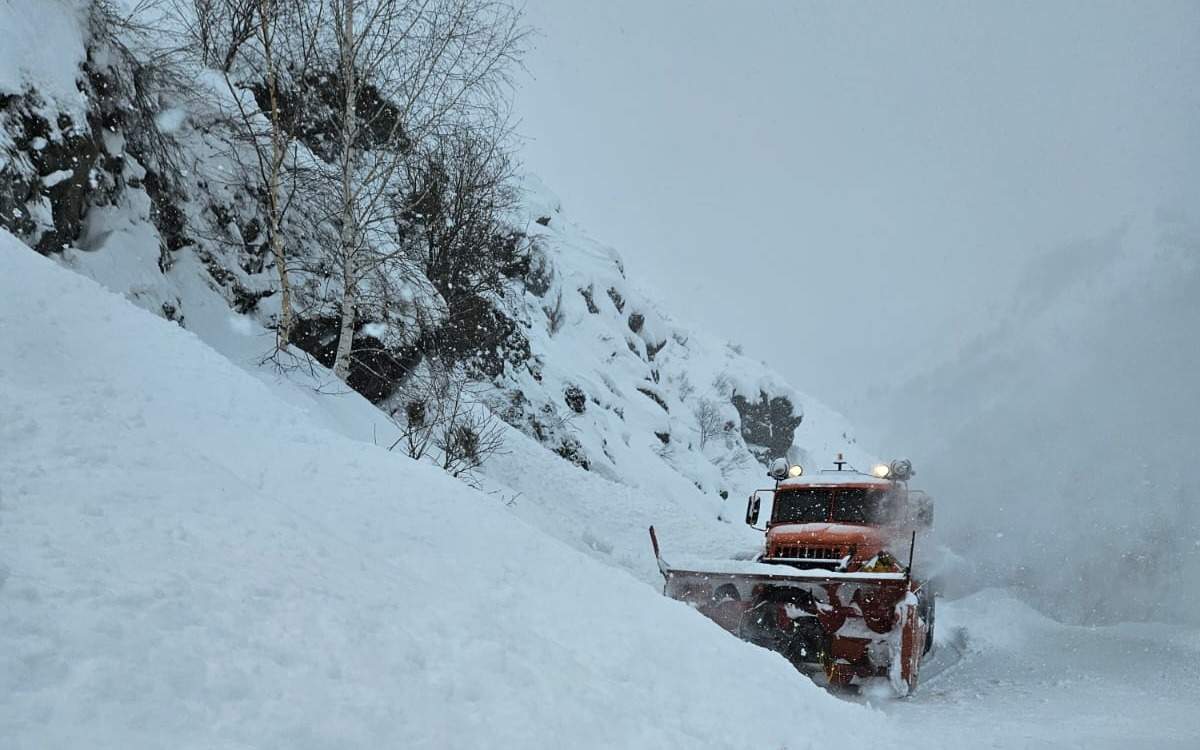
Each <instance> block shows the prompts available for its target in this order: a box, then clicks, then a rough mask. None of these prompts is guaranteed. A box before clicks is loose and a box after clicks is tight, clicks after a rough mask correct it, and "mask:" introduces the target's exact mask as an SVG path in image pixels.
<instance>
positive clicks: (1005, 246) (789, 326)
mask: <svg viewBox="0 0 1200 750" xmlns="http://www.w3.org/2000/svg"><path fill="white" fill-rule="evenodd" d="M526 9H527V18H528V21H529V23H530V24H532V25H533V26H535V27H536V28H537V29H538V30H539V37H538V38H537V39H536V41H535V47H534V49H533V50H532V52H531V54H530V56H529V58H528V61H527V64H528V68H529V75H527V76H524V77H523V79H522V81H521V82H520V83H521V88H520V91H519V92H518V103H517V108H518V114H519V116H520V118H521V124H520V130H521V133H522V135H523V136H524V137H525V138H526V139H527V143H526V146H525V149H524V157H525V161H526V166H527V167H528V168H529V169H530V170H531V171H534V172H536V173H538V174H539V175H541V176H542V178H543V179H544V180H545V181H546V183H547V184H548V185H549V186H550V187H551V188H552V189H553V190H555V191H556V192H557V193H558V194H559V195H560V196H561V197H562V199H563V201H564V203H565V205H566V209H567V211H568V212H569V213H570V215H571V216H572V217H573V218H574V219H575V220H576V221H578V222H580V223H581V224H583V225H584V226H585V227H586V228H588V229H589V230H590V231H591V233H592V234H593V235H595V236H596V237H597V238H598V239H601V240H603V241H606V242H608V243H609V244H612V245H613V246H615V247H616V248H618V250H620V251H621V252H622V253H623V254H624V256H625V258H626V260H627V261H628V266H629V270H630V272H631V274H633V275H636V276H637V277H639V280H640V281H641V282H642V283H643V285H644V286H646V287H647V288H649V289H650V290H652V291H657V292H658V293H659V296H660V298H662V299H663V301H664V302H665V303H666V304H667V305H668V307H669V309H670V310H671V311H672V312H674V313H675V314H676V316H677V317H678V318H679V319H681V320H682V321H684V322H688V323H693V324H697V325H699V326H702V327H704V328H706V329H708V330H710V331H713V332H714V333H716V334H718V335H720V336H723V337H726V338H729V339H732V340H735V341H738V342H741V343H743V344H744V345H745V346H746V349H747V353H750V354H753V355H755V356H758V357H760V358H762V359H766V360H767V361H768V362H770V363H771V364H772V365H774V366H775V367H776V368H777V369H779V370H780V371H782V372H783V373H784V374H785V375H787V376H789V377H790V378H791V379H792V380H793V382H794V383H795V384H796V385H797V386H799V387H800V388H802V389H805V390H808V391H809V392H810V393H812V394H813V395H815V396H818V397H821V398H823V399H824V400H826V401H827V402H830V403H831V404H832V405H834V406H839V405H840V406H845V405H848V404H850V403H852V401H853V400H854V399H855V398H857V397H859V396H860V395H861V393H862V392H863V391H864V389H865V388H867V387H868V386H871V385H874V384H878V383H880V382H885V381H886V379H887V372H888V371H889V370H890V369H891V368H892V367H904V366H906V365H911V363H912V361H913V360H914V359H917V358H918V356H923V355H924V353H926V352H936V351H943V352H944V351H948V350H950V349H951V348H952V347H953V345H954V344H955V343H956V342H958V341H959V340H961V338H962V337H963V336H964V335H966V332H969V331H971V330H974V329H975V328H976V327H977V326H978V325H979V324H980V323H981V322H983V321H985V320H986V319H987V317H988V316H989V315H990V314H993V312H994V310H996V309H997V307H998V306H999V305H1001V304H1002V303H1003V300H1004V298H1005V293H1006V290H1008V289H1010V288H1011V285H1012V284H1013V283H1014V280H1015V279H1016V278H1017V277H1018V276H1019V275H1020V273H1021V270H1022V268H1023V266H1024V265H1025V263H1026V262H1028V261H1029V260H1030V259H1031V258H1033V257H1034V256H1036V255H1037V254H1039V253H1044V252H1046V251H1048V250H1053V249H1055V248H1056V247H1058V246H1060V245H1061V244H1063V243H1065V242H1069V241H1074V240H1077V239H1079V238H1082V237H1088V236H1094V235H1097V234H1101V233H1104V232H1107V231H1109V230H1111V229H1112V228H1113V227H1114V226H1116V225H1118V224H1120V223H1121V222H1122V220H1123V219H1125V218H1126V217H1128V216H1131V215H1134V214H1138V213H1141V212H1145V211H1149V210H1153V209H1155V208H1157V207H1161V206H1167V207H1175V208H1181V207H1182V208H1186V207H1188V206H1193V207H1194V206H1195V203H1196V199H1197V196H1200V190H1198V188H1200V146H1198V143H1200V135H1198V134H1200V2H1185V3H1168V2H1149V3H1138V4H1134V3H1128V2H1124V3H1099V2H1088V3H1046V2H1029V3H994V2H989V3H966V2H950V3H922V4H913V3H903V4H902V3H878V4H870V5H867V4H858V3H854V4H851V3H842V2H829V3H812V2H761V3H753V2H745V3H731V2H728V1H724V2H648V1H646V0H636V1H635V0H606V1H605V2H568V1H565V0H529V2H528V3H527V6H526ZM817 341H819V342H820V343H821V346H819V347H816V348H815V349H808V348H806V347H805V346H804V344H807V343H811V342H817ZM864 344H867V345H872V346H878V347H879V352H880V354H885V353H886V356H880V357H873V358H871V359H870V360H867V359H866V358H864V356H863V355H864ZM901 344H904V345H901ZM814 351H815V352H816V353H813V352H814ZM918 353H920V355H919V354H918Z"/></svg>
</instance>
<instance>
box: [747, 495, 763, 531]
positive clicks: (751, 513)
mask: <svg viewBox="0 0 1200 750" xmlns="http://www.w3.org/2000/svg"><path fill="white" fill-rule="evenodd" d="M761 505H762V500H761V499H759V497H758V493H757V492H756V493H754V494H753V495H751V496H750V499H749V500H747V501H746V525H747V526H753V525H754V524H756V523H758V509H759V506H761Z"/></svg>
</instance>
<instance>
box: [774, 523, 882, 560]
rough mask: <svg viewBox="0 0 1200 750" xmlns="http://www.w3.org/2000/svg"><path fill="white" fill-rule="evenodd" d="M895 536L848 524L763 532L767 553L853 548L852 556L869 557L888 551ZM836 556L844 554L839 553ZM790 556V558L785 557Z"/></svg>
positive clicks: (877, 528)
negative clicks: (790, 548) (787, 549)
mask: <svg viewBox="0 0 1200 750" xmlns="http://www.w3.org/2000/svg"><path fill="white" fill-rule="evenodd" d="M896 537H897V535H896V534H895V533H894V530H893V529H890V528H886V527H881V526H862V525H858V524H849V523H784V524H779V525H777V526H772V527H771V528H770V529H768V530H767V540H766V541H767V551H768V554H770V553H771V552H772V551H773V550H774V549H775V548H777V547H779V546H802V547H823V548H824V547H829V548H837V549H839V550H841V549H842V548H850V547H853V548H855V556H856V557H864V556H866V557H870V556H872V555H874V554H875V553H876V552H878V551H880V550H883V549H888V548H889V546H890V545H891V543H892V542H893V541H894V540H895V539H896ZM837 554H838V555H839V556H840V555H842V554H846V552H842V551H839V552H837ZM789 556H790V555H789Z"/></svg>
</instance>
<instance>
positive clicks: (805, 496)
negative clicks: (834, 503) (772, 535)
mask: <svg viewBox="0 0 1200 750" xmlns="http://www.w3.org/2000/svg"><path fill="white" fill-rule="evenodd" d="M830 492H831V490H830V489H829V488H827V487H806V488H804V489H796V490H783V491H781V492H776V493H775V506H774V510H772V512H771V521H772V523H818V522H820V521H824V520H826V519H827V518H828V517H829V495H830Z"/></svg>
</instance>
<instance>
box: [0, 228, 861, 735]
mask: <svg viewBox="0 0 1200 750" xmlns="http://www.w3.org/2000/svg"><path fill="white" fill-rule="evenodd" d="M0 279H2V280H3V287H4V293H3V294H2V295H0V328H2V329H3V330H4V331H5V336H4V337H2V338H0V384H2V387H0V415H2V419H0V425H2V427H0V488H2V489H3V498H2V501H0V565H2V568H0V570H2V571H3V572H2V573H0V581H2V583H0V660H2V661H3V664H2V665H0V736H2V737H4V738H5V746H6V747H15V748H44V747H80V746H88V747H150V746H161V745H162V743H163V742H164V740H165V739H167V738H169V741H170V744H171V745H172V746H174V747H206V748H211V747H281V746H284V747H291V748H315V747H372V748H375V747H399V746H405V747H477V746H507V747H520V746H525V747H528V746H564V745H569V746H581V745H582V746H593V747H629V746H642V747H692V746H697V745H705V746H712V747H743V746H748V745H756V746H763V745H767V746H772V747H816V746H820V745H824V744H827V743H829V742H831V741H832V739H833V737H834V736H835V735H836V734H838V733H839V732H840V731H841V727H845V726H849V725H853V726H854V727H855V734H856V735H857V736H859V737H861V738H863V741H868V742H875V741H878V739H879V738H880V737H881V736H882V735H881V734H880V733H881V732H882V724H881V721H880V719H879V718H878V717H877V716H876V715H873V714H872V713H870V712H868V711H865V710H863V709H861V708H859V707H856V706H851V705H847V704H844V703H840V702H838V701H837V700H836V699H834V698H832V697H830V696H827V695H825V694H824V693H822V692H821V691H820V690H818V689H817V688H815V687H814V686H812V685H811V684H810V683H808V682H807V681H806V680H804V679H803V678H801V677H799V676H798V675H797V674H796V673H795V672H794V670H792V669H791V667H789V666H788V665H787V664H786V663H785V662H784V661H783V660H782V659H780V658H779V657H777V656H775V655H773V654H770V653H768V652H765V651H763V650H760V649H756V648H753V647H751V646H748V645H746V644H743V643H740V642H738V641H736V640H735V639H732V638H729V637H728V636H727V635H726V634H724V633H723V632H722V631H720V630H719V629H718V628H716V627H715V626H714V625H712V624H711V623H709V622H707V621H706V620H704V619H703V618H700V617H697V616H695V614H694V613H692V612H690V611H689V610H688V609H687V608H686V607H684V606H682V605H679V604H677V603H675V602H672V601H669V600H666V599H664V598H662V597H661V596H659V595H658V594H657V593H656V592H654V591H653V590H652V589H651V588H650V587H647V586H644V585H642V584H640V583H637V582H636V581H634V580H633V579H631V578H629V577H628V576H625V575H623V574H621V573H619V572H617V571H614V570H612V569H611V568H609V567H606V566H604V565H600V564H598V563H595V562H593V561H590V560H589V559H587V558H586V557H584V556H581V555H579V554H577V553H575V552H573V551H571V550H570V549H568V548H567V547H565V546H563V545H561V544H560V543H558V542H555V541H552V540H550V539H548V538H547V537H545V536H544V535H542V534H540V533H539V532H537V531H535V530H534V529H532V528H531V527H529V526H527V525H525V524H524V523H522V522H520V521H518V520H516V519H514V518H513V517H512V515H511V514H510V513H509V512H508V511H507V510H505V508H504V507H503V506H502V505H501V504H499V503H497V502H496V501H495V499H494V498H489V497H487V496H485V495H482V494H479V493H477V492H474V491H472V490H470V489H468V488H466V487H464V486H463V485H462V484H461V483H458V482H455V481H454V480H452V479H450V478H448V477H446V476H444V475H442V474H441V473H439V472H438V471H436V470H435V469H433V468H430V467H426V466H421V465H418V464H415V463H413V462H411V461H409V460H407V459H404V458H401V457H398V456H396V455H394V454H390V453H388V452H386V451H384V450H381V449H378V448H374V447H372V446H369V445H364V444H362V443H361V442H355V441H351V440H347V439H345V438H344V437H341V436H339V435H337V434H335V433H333V432H330V431H328V430H326V429H323V428H322V427H320V426H318V425H317V424H315V423H314V420H313V419H312V418H311V417H310V416H309V415H308V414H306V413H305V412H304V411H303V410H302V409H298V408H296V406H295V405H294V404H289V403H286V401H287V400H294V399H291V398H290V397H285V398H281V392H283V391H286V390H287V389H290V388H294V387H295V386H293V385H290V384H288V383H281V384H279V385H278V386H277V387H275V388H271V387H268V386H267V385H265V384H264V383H262V382H261V381H259V380H256V379H255V378H253V377H251V376H248V375H247V374H246V373H245V372H244V371H243V370H242V369H240V368H239V367H237V366H235V365H233V364H232V363H230V362H229V361H228V360H227V359H226V358H224V357H222V356H220V355H218V354H217V353H216V352H214V351H213V350H211V349H209V348H208V347H206V346H205V345H203V344H202V343H201V342H200V341H198V340H197V339H196V337H195V336H193V335H191V334H189V333H187V332H185V331H183V330H181V329H180V328H179V327H178V326H176V325H174V324H170V323H167V322H164V321H161V320H157V319H155V318H153V317H152V316H150V315H148V314H147V313H145V312H144V311H141V310H138V309H136V308H134V307H133V306H131V305H129V304H128V303H126V302H125V301H123V300H121V299H119V298H117V297H115V296H113V295H111V294H109V293H107V292H104V291H103V290H102V289H100V288H99V287H98V286H97V285H95V284H94V283H93V282H91V281H88V280H86V279H83V278H81V277H79V276H77V275H74V274H71V273H69V272H67V271H65V270H62V269H61V268H58V267H56V266H55V265H54V264H53V263H51V262H50V261H48V260H46V259H43V258H40V257H38V256H37V255H36V254H34V253H32V252H31V251H29V250H28V249H27V248H25V247H24V246H22V245H21V244H20V243H18V242H17V241H16V240H15V239H14V238H12V237H11V236H9V235H7V234H5V235H0ZM68 301H69V302H68ZM303 398H304V397H300V399H299V400H303ZM446 519H451V520H450V521H447V520H446ZM801 728H802V729H801Z"/></svg>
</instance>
